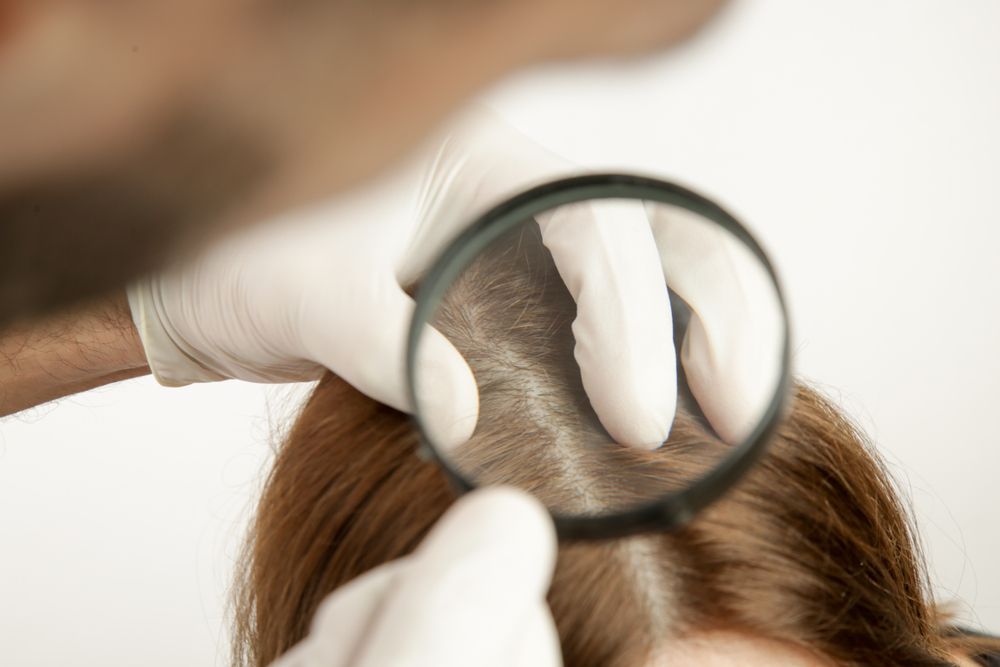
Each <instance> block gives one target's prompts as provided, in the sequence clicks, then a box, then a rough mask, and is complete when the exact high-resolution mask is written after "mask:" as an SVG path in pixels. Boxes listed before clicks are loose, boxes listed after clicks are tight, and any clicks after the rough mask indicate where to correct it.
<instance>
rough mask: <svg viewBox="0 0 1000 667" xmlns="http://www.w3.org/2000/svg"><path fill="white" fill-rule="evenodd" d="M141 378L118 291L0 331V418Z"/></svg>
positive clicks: (138, 353)
mask: <svg viewBox="0 0 1000 667" xmlns="http://www.w3.org/2000/svg"><path fill="white" fill-rule="evenodd" d="M146 373H149V366H148V365H147V363H146V357H145V354H144V353H143V350H142V343H141V341H140V340H139V335H138V333H137V332H136V330H135V326H134V325H133V323H132V317H131V314H130V312H129V308H128V301H127V300H126V298H125V292H124V290H122V291H121V292H120V293H116V294H115V295H114V296H112V297H109V298H104V299H101V300H98V301H93V302H89V303H87V304H85V305H82V306H80V307H78V308H75V309H73V310H71V311H67V312H64V313H60V314H58V315H55V316H52V317H48V318H45V319H43V320H38V321H34V322H27V323H22V324H17V325H15V326H13V327H9V328H7V329H5V330H3V331H0V417H3V416H6V415H10V414H13V413H15V412H19V411H21V410H24V409H26V408H30V407H32V406H35V405H40V404H41V403H45V402H47V401H51V400H54V399H57V398H61V397H63V396H69V395H70V394H75V393H77V392H81V391H85V390H87V389H92V388H94V387H99V386H101V385H105V384H109V383H111V382H117V381H118V380H124V379H127V378H132V377H138V376H140V375H145V374H146Z"/></svg>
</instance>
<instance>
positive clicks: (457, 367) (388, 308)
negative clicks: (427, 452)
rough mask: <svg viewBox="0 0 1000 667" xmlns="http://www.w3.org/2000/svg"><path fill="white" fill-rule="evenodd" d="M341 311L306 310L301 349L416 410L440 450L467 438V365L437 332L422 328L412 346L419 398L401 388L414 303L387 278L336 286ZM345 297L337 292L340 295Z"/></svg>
mask: <svg viewBox="0 0 1000 667" xmlns="http://www.w3.org/2000/svg"><path fill="white" fill-rule="evenodd" d="M342 289H344V290H345V292H346V293H347V294H346V298H340V299H338V300H336V303H340V304H342V307H343V306H346V307H344V310H343V312H338V313H329V312H325V311H324V309H322V308H310V309H308V311H307V312H306V313H305V314H306V315H307V316H309V317H311V318H312V319H311V321H310V322H309V323H308V324H306V325H304V326H303V327H302V336H303V341H304V345H305V347H306V354H308V356H309V358H311V359H313V360H314V361H316V362H317V363H320V364H323V365H324V366H326V367H327V368H329V369H330V370H331V371H333V372H334V373H336V374H337V375H338V376H340V377H341V378H343V379H344V380H345V381H347V382H348V383H350V384H351V385H352V386H354V387H355V388H356V389H357V390H358V391H360V392H362V393H363V394H365V395H367V396H369V397H371V398H373V399H375V400H376V401H379V402H381V403H385V404H386V405H389V406H391V407H394V408H396V409H397V410H401V411H403V412H409V413H411V414H412V413H413V412H414V411H415V410H419V413H420V415H421V417H422V418H423V419H424V421H425V425H426V426H427V428H428V430H429V431H430V433H431V435H432V437H433V438H434V440H435V444H436V445H439V446H441V447H446V448H447V447H456V446H458V445H460V444H462V443H464V442H465V441H467V440H468V439H469V438H470V437H471V436H472V433H473V431H474V430H475V427H476V421H477V419H478V416H479V392H478V390H477V387H476V380H475V377H474V376H473V374H472V369H470V368H469V365H468V364H467V363H466V361H465V359H464V358H463V357H462V355H461V354H460V353H459V351H458V350H457V349H455V346H454V345H452V344H451V342H450V341H449V340H448V339H447V338H445V337H444V336H443V335H442V334H441V332H439V331H438V330H437V329H434V328H433V327H430V326H428V327H427V328H426V330H425V331H424V334H423V336H422V337H421V341H420V344H419V347H418V350H417V372H416V377H417V380H418V400H417V404H416V405H414V404H413V403H412V402H411V401H410V398H409V395H408V391H407V387H406V345H407V337H408V334H409V327H410V320H411V318H412V317H413V310H414V303H413V299H412V298H410V296H409V295H408V294H406V292H404V291H403V289H402V288H401V287H400V286H399V285H398V284H397V283H396V282H395V280H393V279H392V278H391V277H389V278H387V279H385V280H382V281H380V282H379V283H378V284H376V285H374V286H372V287H371V288H370V289H352V287H351V286H350V285H346V286H342ZM344 296H345V295H342V297H344Z"/></svg>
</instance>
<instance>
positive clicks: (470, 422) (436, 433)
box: [412, 329, 479, 451]
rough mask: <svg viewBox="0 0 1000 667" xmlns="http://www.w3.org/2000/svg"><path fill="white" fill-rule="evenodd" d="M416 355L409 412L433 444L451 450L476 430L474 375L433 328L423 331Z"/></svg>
mask: <svg viewBox="0 0 1000 667" xmlns="http://www.w3.org/2000/svg"><path fill="white" fill-rule="evenodd" d="M417 355H418V356H417V364H416V378H415V380H416V381H415V388H416V397H415V401H414V403H415V404H414V405H413V406H412V408H413V411H414V413H415V414H416V415H417V416H418V418H419V419H420V421H421V423H422V424H423V427H424V429H425V430H426V432H427V435H428V436H429V437H430V438H431V440H432V442H433V444H434V446H435V447H437V448H438V449H439V450H442V451H450V450H454V449H455V448H457V447H459V446H461V445H463V444H465V443H466V442H468V440H469V438H471V437H472V434H473V432H474V431H475V430H476V423H477V422H478V419H479V389H478V387H477V386H476V378H475V376H474V375H473V373H472V369H471V368H469V364H468V363H466V361H465V359H464V358H463V357H462V355H461V354H460V353H459V352H458V350H457V349H455V346H454V345H452V344H451V342H450V341H448V339H447V338H445V337H444V336H443V335H441V333H440V332H438V331H437V330H436V329H429V330H428V331H427V332H426V333H425V335H424V338H423V340H422V341H421V343H420V347H419V350H418V352H417Z"/></svg>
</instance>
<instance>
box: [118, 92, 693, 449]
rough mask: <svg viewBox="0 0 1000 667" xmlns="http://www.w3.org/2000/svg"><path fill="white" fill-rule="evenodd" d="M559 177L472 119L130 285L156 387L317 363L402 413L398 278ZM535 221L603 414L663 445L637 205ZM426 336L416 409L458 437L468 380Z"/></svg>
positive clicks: (462, 431) (558, 166)
mask: <svg viewBox="0 0 1000 667" xmlns="http://www.w3.org/2000/svg"><path fill="white" fill-rule="evenodd" d="M484 129H485V130H486V131H485V132H484V131H483V130H484ZM426 156H429V157H426ZM566 171H568V165H566V163H565V162H562V161H560V160H558V159H556V158H554V157H553V156H551V154H549V153H547V152H545V151H543V150H541V149H540V148H538V147H537V145H535V144H534V143H533V142H531V141H529V140H527V139H526V138H524V137H523V136H522V135H520V134H518V133H516V132H514V131H512V130H509V129H508V128H506V126H505V125H503V124H502V123H499V121H496V120H495V119H494V118H493V117H492V116H483V114H482V113H481V112H479V113H474V114H472V116H470V117H467V118H466V119H465V120H464V121H463V122H460V123H458V124H457V125H456V126H454V127H453V128H452V129H451V130H450V131H449V132H448V134H447V136H446V138H445V139H444V140H443V141H442V140H440V139H439V140H438V141H437V142H436V143H434V144H432V148H431V150H429V151H428V152H427V153H426V154H425V157H423V158H420V159H417V160H415V161H414V162H413V163H411V164H409V165H406V166H404V167H403V168H402V169H400V170H398V171H397V172H396V173H394V174H392V175H391V176H389V177H386V178H384V179H383V180H382V181H380V182H379V183H377V184H375V185H374V186H372V187H370V188H367V189H366V190H364V191H361V192H358V193H356V194H355V195H353V196H350V197H347V198H344V199H341V200H338V201H337V202H334V203H332V204H329V205H326V206H322V207H317V208H313V209H311V210H308V211H302V212H299V213H297V214H293V215H289V216H286V219H284V220H282V221H281V224H272V225H269V226H267V227H264V228H259V229H256V230H252V231H250V232H249V233H246V234H244V235H243V236H241V237H238V238H233V239H230V240H227V241H225V242H223V243H221V244H219V245H217V246H215V247H213V248H210V249H209V250H207V251H206V252H204V253H203V254H202V255H201V256H199V257H198V258H196V259H195V260H193V261H191V262H189V263H187V264H185V265H183V266H179V267H176V268H174V269H172V270H169V271H166V272H163V273H161V274H158V275H155V276H152V277H150V278H147V279H145V280H142V281H139V282H138V283H136V284H135V285H133V286H132V287H131V288H130V290H129V303H130V305H131V308H132V313H133V318H134V319H135V321H136V324H137V327H138V330H139V333H140V336H141V338H142V341H143V345H144V347H145V350H146V355H147V358H148V360H149V363H150V367H151V368H152V371H153V373H154V375H155V376H156V377H157V379H158V380H159V381H160V382H161V383H162V384H165V385H183V384H187V383H191V382H203V381H212V380H220V379H225V378H237V379H242V380H250V381H258V382H283V381H296V380H309V379H314V378H317V377H319V375H320V374H321V372H322V370H323V368H324V367H325V368H329V369H330V370H332V371H333V372H334V373H336V374H337V375H339V376H340V377H342V378H344V379H345V380H346V381H348V382H349V383H351V384H352V385H354V386H355V387H356V388H357V389H359V390H360V391H362V392H364V393H365V394H367V395H369V396H371V397H372V398H375V399H376V400H379V401H381V402H383V403H386V404H388V405H391V406H393V407H395V408H397V409H400V410H404V411H409V410H410V409H411V407H412V406H410V405H409V404H408V399H407V396H406V391H405V377H404V372H403V368H404V355H405V340H406V334H407V330H408V326H409V322H410V317H411V314H412V310H413V303H412V300H411V299H410V298H409V297H408V296H407V295H406V294H405V293H404V292H403V290H402V289H401V287H400V285H406V284H412V283H413V282H415V281H416V280H417V279H418V278H419V277H420V276H421V275H422V274H423V273H424V272H425V271H426V269H427V268H428V265H429V264H430V262H431V261H432V260H433V259H434V258H435V257H436V256H437V255H438V253H439V252H440V251H441V250H442V249H443V247H444V245H445V244H446V243H447V242H449V241H450V240H451V239H452V238H454V236H455V235H457V234H458V233H459V232H460V231H461V230H462V229H463V228H464V227H465V226H466V225H467V224H468V223H470V222H471V221H472V220H473V219H474V218H475V216H476V215H477V214H479V213H481V212H483V211H484V210H485V209H486V208H488V207H489V206H491V205H493V204H494V203H497V202H499V200H501V199H503V198H505V197H507V196H509V195H512V194H515V193H516V192H517V191H519V190H521V189H523V188H525V187H528V186H530V185H533V184H535V183H537V182H541V181H543V180H547V179H550V178H553V177H555V176H557V175H560V174H561V173H564V172H566ZM543 226H544V229H545V232H544V240H545V243H546V245H547V246H548V247H549V249H550V250H551V252H552V254H553V256H554V258H555V261H556V263H557V266H558V269H559V271H560V274H561V275H562V276H563V278H564V279H565V280H566V283H567V285H568V287H569V289H570V291H571V292H572V293H573V295H574V297H575V298H576V300H577V303H578V318H577V321H576V322H575V323H574V327H573V330H574V333H575V335H576V340H577V351H576V353H577V359H578V361H579V363H580V366H581V372H582V376H583V380H584V386H585V387H586V389H587V391H588V394H589V395H590V398H591V401H592V403H593V405H594V407H595V409H596V411H597V413H598V415H599V416H600V418H601V420H602V423H604V425H605V427H606V428H607V429H608V431H609V432H610V433H611V434H612V436H614V437H615V438H616V439H617V440H618V441H620V442H623V443H627V444H635V445H645V446H656V445H658V444H659V443H660V442H662V441H663V440H664V439H665V438H666V436H667V434H668V433H669V431H670V426H671V424H672V422H673V414H674V407H675V403H676V381H675V378H674V377H673V375H672V374H673V372H674V361H673V359H674V354H673V344H672V338H671V320H670V311H669V301H668V296H667V291H666V288H665V287H664V285H663V279H662V272H661V268H660V261H659V258H658V256H657V253H656V246H655V243H654V240H653V236H652V233H651V230H650V228H649V224H648V221H647V220H646V216H645V214H644V212H643V211H642V210H641V207H637V208H635V209H634V210H633V211H631V212H630V214H629V216H628V217H627V219H623V218H622V216H613V219H607V218H605V217H602V215H600V214H599V212H598V211H597V210H596V209H595V210H593V211H588V210H586V209H582V210H581V211H580V212H579V214H578V215H576V216H574V219H573V220H571V221H550V222H548V223H544V225H543ZM430 345H431V348H430V351H429V352H428V353H426V354H422V355H421V361H422V363H425V367H424V368H423V369H421V371H420V372H421V374H422V375H421V376H422V377H423V378H433V381H431V382H429V383H428V386H434V387H436V389H437V391H436V392H435V395H434V396H431V397H427V401H426V402H425V403H422V405H421V407H422V408H424V409H426V410H427V411H428V415H427V416H428V419H429V420H430V421H431V422H432V423H436V424H444V425H446V427H445V428H446V429H447V430H446V431H442V430H441V429H440V428H439V429H435V431H436V432H437V433H439V434H442V435H443V437H444V439H445V440H446V442H444V443H441V444H444V445H448V444H452V445H455V444H459V443H461V442H464V441H465V440H466V439H468V437H469V436H470V435H471V433H472V431H473V430H474V427H475V421H476V416H477V415H478V394H477V391H476V387H475V381H474V378H473V376H472V373H471V371H470V370H469V368H468V366H467V365H466V363H465V361H464V360H463V359H462V358H461V356H460V355H459V354H458V352H457V351H456V350H455V349H454V348H453V346H452V345H451V344H450V343H449V342H448V341H447V340H446V339H444V338H443V337H442V336H440V335H434V336H432V338H431V340H430Z"/></svg>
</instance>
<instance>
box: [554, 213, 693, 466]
mask: <svg viewBox="0 0 1000 667" xmlns="http://www.w3.org/2000/svg"><path fill="white" fill-rule="evenodd" d="M538 223H539V225H540V226H541V230H542V239H543V241H544V243H545V246H546V247H547V248H548V249H549V251H551V253H552V258H553V260H554V261H555V264H556V268H557V269H558V270H559V275H560V276H561V277H562V279H563V281H564V282H565V283H566V287H567V288H568V289H569V291H570V293H571V294H572V295H573V298H574V299H575V300H576V306H577V318H576V320H575V321H574V322H573V334H574V336H575V338H576V349H575V354H576V360H577V362H578V363H579V365H580V374H581V377H582V379H583V386H584V388H585V389H586V391H587V396H588V397H589V398H590V402H591V404H592V405H593V407H594V410H595V412H596V413H597V416H598V417H599V418H600V420H601V424H603V425H604V428H605V429H606V430H607V431H608V433H609V434H610V435H611V436H612V437H613V438H614V439H615V440H617V441H618V442H620V443H623V444H627V445H633V446H639V447H647V448H655V447H658V446H659V445H660V444H662V443H663V441H664V440H666V438H667V436H668V435H669V434H670V427H671V426H672V424H673V420H674V412H675V410H676V405H677V371H676V357H675V354H674V343H673V335H672V331H673V322H672V320H671V316H670V297H669V294H668V292H667V287H666V284H665V283H664V277H663V267H662V264H661V261H660V255H659V252H658V251H657V247H656V241H655V239H654V237H653V234H652V232H651V231H650V226H649V220H648V219H647V217H646V212H645V209H644V208H643V206H642V204H641V203H640V202H625V201H611V200H609V201H595V202H582V203H579V204H571V205H568V206H562V207H560V208H558V209H555V210H553V211H551V212H548V213H545V214H542V215H540V216H538Z"/></svg>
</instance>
